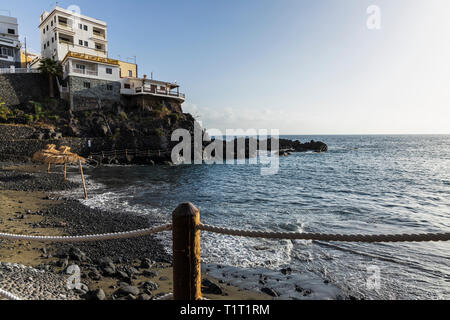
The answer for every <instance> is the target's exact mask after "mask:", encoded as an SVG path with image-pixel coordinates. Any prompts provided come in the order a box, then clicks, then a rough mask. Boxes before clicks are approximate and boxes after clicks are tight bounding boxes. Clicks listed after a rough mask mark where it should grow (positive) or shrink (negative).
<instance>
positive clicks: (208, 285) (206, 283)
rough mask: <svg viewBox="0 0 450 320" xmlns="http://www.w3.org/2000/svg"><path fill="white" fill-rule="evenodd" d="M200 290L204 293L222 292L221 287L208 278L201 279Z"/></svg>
mask: <svg viewBox="0 0 450 320" xmlns="http://www.w3.org/2000/svg"><path fill="white" fill-rule="evenodd" d="M202 292H203V293H206V294H223V291H222V289H221V288H220V287H219V286H218V285H216V284H215V283H213V282H211V281H210V280H208V279H203V281H202Z"/></svg>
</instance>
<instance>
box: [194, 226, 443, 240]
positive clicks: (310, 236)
mask: <svg viewBox="0 0 450 320" xmlns="http://www.w3.org/2000/svg"><path fill="white" fill-rule="evenodd" d="M199 229H200V230H203V231H208V232H213V233H220V234H225V235H230V236H239V237H249V238H266V239H290V240H320V241H339V242H369V243H373V242H428V241H450V233H426V234H386V235H381V234H378V235H363V234H323V233H294V232H261V231H246V230H239V229H229V228H220V227H215V226H210V225H205V224H201V225H200V226H199Z"/></svg>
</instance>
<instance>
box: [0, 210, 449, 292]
mask: <svg viewBox="0 0 450 320" xmlns="http://www.w3.org/2000/svg"><path fill="white" fill-rule="evenodd" d="M164 231H172V240H173V242H172V252H173V284H174V293H173V294H167V295H165V296H161V297H159V298H157V300H168V299H172V298H173V299H175V300H201V299H202V295H201V267H200V264H201V256H200V251H201V249H200V247H201V245H200V233H201V231H205V232H211V233H217V234H223V235H230V236H238V237H250V238H265V239H286V240H316V241H335V242H366V243H380V242H431V241H433V242H437V241H450V232H442V233H417V234H372V235H364V234H326V233H303V232H264V231H252V230H241V229H231V228H224V227H218V226H212V225H207V224H202V223H201V222H200V212H199V210H198V209H197V208H196V207H195V206H194V205H192V204H191V203H183V204H180V205H179V206H178V207H177V208H176V209H175V211H174V212H173V213H172V223H171V224H165V225H161V226H157V227H153V228H147V229H141V230H133V231H125V232H116V233H106V234H93V235H81V236H28V235H18V234H9V233H0V239H5V240H25V241H37V242H59V243H61V242H91V241H106V240H116V239H129V238H136V237H143V236H147V235H151V234H156V233H160V232H164ZM0 296H3V297H6V298H7V299H12V300H20V298H18V297H17V296H14V295H12V294H11V293H8V292H6V291H2V290H1V289H0Z"/></svg>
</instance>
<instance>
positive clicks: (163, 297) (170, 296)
mask: <svg viewBox="0 0 450 320" xmlns="http://www.w3.org/2000/svg"><path fill="white" fill-rule="evenodd" d="M154 300H173V293H167V294H165V295H163V296H160V297H157V298H155V299H154Z"/></svg>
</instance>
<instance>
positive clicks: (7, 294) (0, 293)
mask: <svg viewBox="0 0 450 320" xmlns="http://www.w3.org/2000/svg"><path fill="white" fill-rule="evenodd" d="M0 297H3V298H5V299H7V300H23V299H22V298H20V297H18V296H16V295H15V294H12V293H11V292H8V291H5V290H2V289H0Z"/></svg>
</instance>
